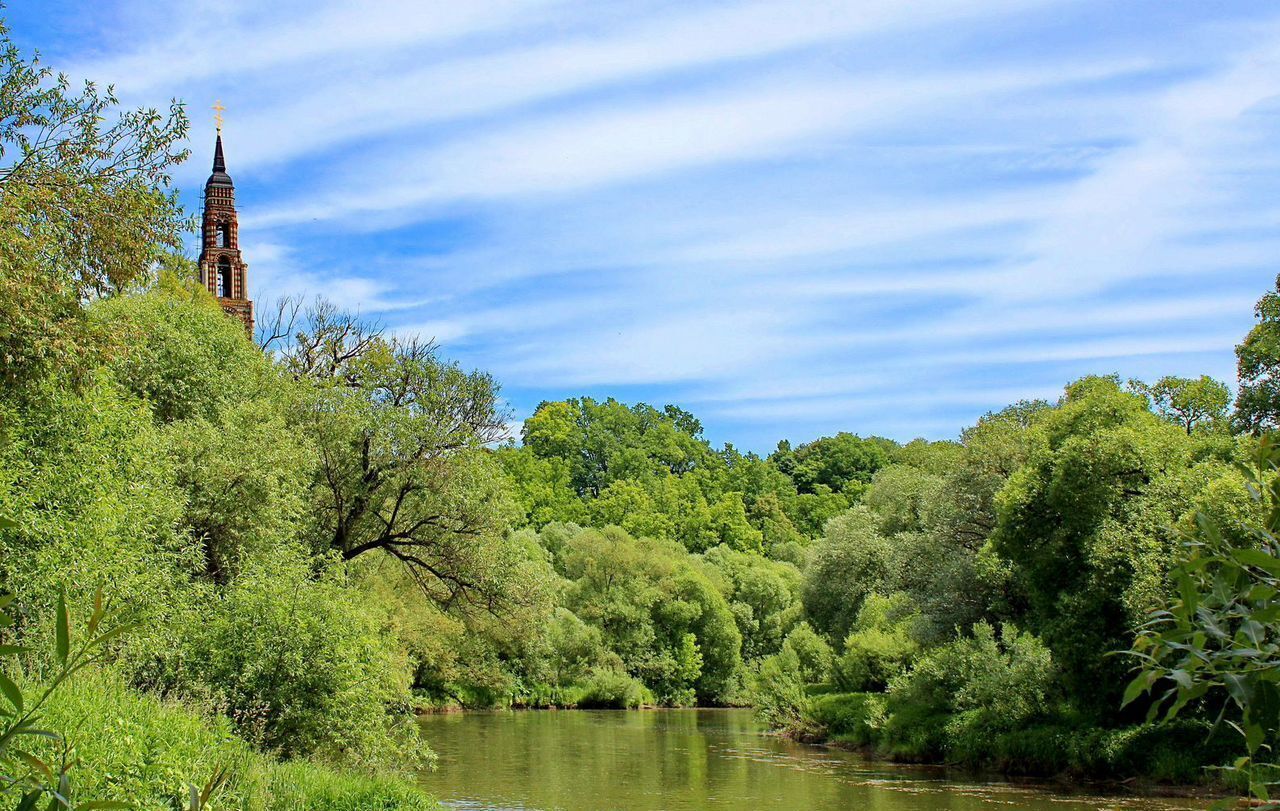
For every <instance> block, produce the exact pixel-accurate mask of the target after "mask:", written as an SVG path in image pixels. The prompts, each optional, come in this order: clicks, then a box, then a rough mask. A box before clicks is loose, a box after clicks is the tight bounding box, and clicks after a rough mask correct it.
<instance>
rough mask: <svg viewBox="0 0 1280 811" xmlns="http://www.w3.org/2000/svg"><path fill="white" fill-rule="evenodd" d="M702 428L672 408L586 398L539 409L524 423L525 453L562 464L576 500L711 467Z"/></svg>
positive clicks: (694, 420)
mask: <svg viewBox="0 0 1280 811" xmlns="http://www.w3.org/2000/svg"><path fill="white" fill-rule="evenodd" d="M701 431H702V426H701V424H699V423H698V421H697V420H696V419H694V418H693V416H692V415H690V414H689V413H688V412H686V411H683V410H681V409H679V408H676V407H674V406H668V407H667V408H666V410H665V411H658V410H657V409H655V408H653V407H652V406H649V405H645V404H644V403H638V404H636V405H634V406H630V407H628V406H626V405H624V404H622V403H620V402H618V401H617V400H614V399H612V398H610V399H608V400H605V401H604V402H596V401H595V400H593V399H591V398H590V397H583V398H575V399H570V400H563V401H557V402H544V403H541V404H540V405H539V406H538V408H537V409H536V410H535V411H534V413H533V415H532V416H530V417H529V418H528V419H527V420H525V423H524V429H523V435H522V436H523V440H524V444H525V446H526V447H528V448H529V449H531V450H532V451H533V453H534V454H535V455H537V456H539V457H541V458H558V459H563V460H566V461H567V462H569V463H570V466H571V480H572V482H573V486H574V489H575V490H576V491H577V492H578V494H579V495H591V496H598V495H600V493H601V491H603V490H604V489H605V488H606V487H608V486H609V485H610V484H612V483H613V482H615V481H618V480H622V479H644V478H647V477H650V476H665V475H666V474H676V475H679V474H682V473H687V472H689V471H691V470H694V469H695V468H697V467H699V466H701V465H706V464H712V463H714V461H715V455H714V454H713V453H712V451H711V448H710V446H708V445H707V443H706V442H705V441H704V440H703V439H702V438H701Z"/></svg>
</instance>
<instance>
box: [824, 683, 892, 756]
mask: <svg viewBox="0 0 1280 811" xmlns="http://www.w3.org/2000/svg"><path fill="white" fill-rule="evenodd" d="M811 712H812V715H813V720H814V722H815V723H817V724H819V725H821V726H822V728H823V729H824V730H825V732H826V734H827V735H828V736H830V737H831V739H832V740H835V741H839V742H840V743H847V744H853V745H855V746H874V745H875V744H876V742H877V741H878V739H879V735H880V728H881V727H882V726H883V725H884V721H885V696H884V694H883V693H832V694H829V695H825V696H818V697H816V698H814V699H813V702H812V710H811Z"/></svg>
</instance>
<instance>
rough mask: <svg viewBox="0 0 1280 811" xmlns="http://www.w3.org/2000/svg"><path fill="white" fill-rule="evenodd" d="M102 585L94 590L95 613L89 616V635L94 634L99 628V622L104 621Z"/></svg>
mask: <svg viewBox="0 0 1280 811" xmlns="http://www.w3.org/2000/svg"><path fill="white" fill-rule="evenodd" d="M102 614H103V608H102V586H98V588H97V589H96V590H95V591H94V592H93V614H92V615H91V616H90V617H89V636H93V635H94V633H96V632H97V630H98V623H100V622H102Z"/></svg>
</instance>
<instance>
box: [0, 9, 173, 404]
mask: <svg viewBox="0 0 1280 811" xmlns="http://www.w3.org/2000/svg"><path fill="white" fill-rule="evenodd" d="M118 107H119V104H118V102H117V100H116V97H115V95H114V93H113V92H112V89H111V88H110V87H108V88H105V89H102V88H99V87H98V86H96V85H94V84H93V83H88V82H87V83H85V84H84V86H83V87H81V88H80V89H79V90H75V89H73V88H72V86H71V83H70V81H69V80H68V79H67V78H66V77H65V76H63V75H55V74H54V73H53V72H52V71H51V70H50V69H49V68H47V67H45V66H43V65H41V64H40V63H39V62H38V61H37V60H35V59H26V58H24V57H23V55H22V54H21V52H20V51H19V49H18V47H17V46H16V45H15V44H14V43H13V41H12V40H11V39H10V38H9V36H8V30H7V28H5V27H4V24H3V23H2V22H0V310H3V312H4V313H5V318H4V319H3V320H2V321H0V385H7V386H11V387H12V386H16V385H19V384H23V383H24V382H26V381H30V380H31V379H33V378H35V377H38V376H39V375H41V374H44V373H46V372H48V371H51V370H55V369H62V370H66V369H72V370H76V369H84V368H85V366H86V364H85V362H84V361H85V355H86V351H87V350H91V349H93V348H95V346H96V343H97V342H95V341H93V340H90V339H89V337H88V335H87V324H86V322H85V321H84V318H83V315H84V313H83V308H82V303H83V302H84V301H86V300H88V299H92V298H97V297H101V296H105V295H109V294H111V293H114V292H117V291H119V290H123V289H125V288H127V287H128V286H129V285H130V284H132V283H134V282H135V281H137V280H138V279H139V278H140V277H143V276H144V275H146V274H147V273H148V271H149V270H150V269H151V267H152V265H153V264H155V263H156V262H158V261H159V260H160V259H161V258H162V257H163V255H164V253H165V252H166V251H167V250H169V249H171V248H173V247H175V246H176V245H177V242H178V235H179V232H180V230H181V216H180V210H179V207H178V202H177V197H176V194H175V193H174V192H173V190H172V189H171V188H170V180H169V175H168V171H169V169H170V168H172V167H173V166H174V165H175V164H176V163H178V162H180V161H181V160H183V159H184V158H186V156H187V151H186V150H185V149H183V148H182V147H181V145H180V144H181V141H182V140H183V139H184V138H185V137H186V132H187V119H186V116H185V115H184V113H183V110H182V107H181V106H180V105H178V104H177V103H176V102H175V103H173V104H172V105H171V106H170V108H169V110H168V111H167V112H163V113H162V112H160V111H158V110H155V109H139V110H133V111H124V112H120V111H119V110H118Z"/></svg>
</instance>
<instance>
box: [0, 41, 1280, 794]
mask: <svg viewBox="0 0 1280 811" xmlns="http://www.w3.org/2000/svg"><path fill="white" fill-rule="evenodd" d="M0 33H2V29H0ZM0 46H2V55H0V63H2V64H0V82H2V85H0V161H2V163H0V313H3V316H0V590H2V591H3V592H4V594H5V595H6V596H5V597H4V609H3V610H4V611H5V612H6V613H5V614H4V615H2V616H0V624H3V625H4V631H3V635H4V638H3V640H2V642H3V645H0V656H2V657H3V661H4V670H3V672H4V675H3V676H0V693H3V696H4V698H3V699H2V700H0V704H3V706H2V707H0V765H2V766H3V770H2V771H0V774H2V775H3V781H0V793H8V794H10V795H13V796H14V797H17V798H24V799H23V801H24V802H26V801H29V802H30V803H32V804H34V803H35V802H36V800H41V801H42V802H43V798H46V797H53V796H55V794H56V796H57V797H62V798H64V800H65V802H64V807H82V808H90V807H111V806H108V805H103V804H98V805H94V804H93V802H95V801H109V800H118V799H122V798H123V799H128V800H130V801H133V802H136V803H138V804H139V805H140V806H141V807H146V808H153V807H171V804H172V803H175V802H181V803H182V807H188V803H189V806H190V807H191V808H201V807H204V804H205V803H206V802H208V801H209V800H210V798H213V797H217V798H218V799H219V802H220V806H219V807H222V805H226V806H235V807H243V808H255V809H260V808H261V809H265V808H272V809H284V808H298V807H307V808H335V809H336V808H352V807H369V808H373V807H376V808H417V807H423V808H425V807H431V801H430V799H429V798H427V797H426V796H425V795H423V794H421V793H420V792H419V791H418V790H417V789H415V788H414V787H413V785H412V782H411V778H412V774H413V772H414V771H415V770H416V769H420V768H423V767H426V766H428V765H429V764H430V761H431V759H432V756H431V754H430V748H429V743H430V742H429V741H423V740H421V738H420V736H419V734H418V732H417V727H416V725H415V723H414V716H415V713H418V712H426V711H440V710H446V709H456V708H488V707H552V706H555V707H617V708H637V707H645V706H690V705H695V704H697V705H715V706H728V705H733V706H754V707H756V708H757V711H758V712H759V713H760V715H761V717H762V718H764V719H765V720H767V721H768V722H769V723H770V724H771V725H772V726H773V727H774V728H776V729H778V730H780V731H782V732H784V733H785V734H789V735H792V736H795V737H797V738H799V739H803V740H811V741H817V740H835V741H839V742H843V743H844V744H846V745H854V746H860V747H866V748H867V749H868V750H869V751H874V752H876V753H878V754H880V755H883V756H887V757H892V758H899V759H905V760H920V761H933V762H948V763H957V764H967V765H971V766H974V767H981V768H987V769H999V770H1004V771H1012V772H1028V773H1037V774H1057V773H1073V774H1078V775H1086V776H1096V777H1129V776H1134V775H1145V776H1148V777H1152V778H1156V779H1164V780H1172V781H1183V782H1186V781H1199V780H1202V779H1204V778H1205V775H1206V774H1207V773H1206V772H1205V771H1204V770H1203V767H1206V766H1217V765H1222V764H1229V763H1233V762H1234V763H1235V767H1236V769H1237V771H1239V772H1241V773H1242V774H1243V775H1244V776H1243V777H1242V778H1240V779H1243V780H1249V781H1251V782H1252V783H1253V784H1254V789H1255V791H1257V792H1263V791H1265V788H1264V784H1265V782H1266V779H1265V775H1264V773H1263V770H1262V765H1261V764H1260V763H1256V762H1255V761H1265V760H1266V755H1265V752H1266V747H1267V746H1268V745H1269V744H1271V743H1272V742H1273V739H1274V738H1275V735H1276V725H1275V718H1276V706H1277V700H1276V698H1277V693H1276V690H1275V687H1274V684H1275V680H1276V679H1277V678H1280V676H1277V667H1276V665H1275V658H1276V640H1277V632H1276V631H1277V623H1278V622H1280V618H1278V617H1277V616H1275V614H1274V608H1273V606H1272V604H1273V603H1274V602H1275V600H1274V598H1275V596H1276V595H1277V594H1280V591H1278V590H1277V588H1276V584H1275V583H1274V581H1275V580H1276V578H1277V576H1278V575H1280V567H1277V565H1276V562H1275V561H1276V558H1275V551H1276V547H1275V536H1274V534H1272V533H1273V531H1274V530H1275V529H1276V528H1277V527H1278V526H1280V519H1277V517H1276V504H1277V503H1278V501H1277V497H1276V492H1275V487H1276V477H1275V475H1274V472H1275V469H1276V461H1277V454H1276V451H1275V449H1274V448H1273V446H1272V445H1271V442H1270V439H1268V438H1267V434H1266V433H1265V432H1266V431H1267V430H1269V429H1271V428H1273V427H1275V425H1276V423H1277V420H1278V419H1280V388H1277V386H1278V383H1277V380H1280V378H1277V377H1276V372H1277V369H1278V368H1280V293H1277V292H1271V293H1267V294H1266V295H1265V296H1264V297H1263V298H1262V300H1261V302H1260V303H1259V306H1258V310H1257V314H1258V316H1259V323H1258V325H1257V326H1256V327H1255V329H1254V331H1253V332H1252V333H1251V334H1250V335H1248V336H1247V337H1245V338H1244V340H1243V343H1242V344H1241V345H1240V347H1239V348H1238V353H1239V360H1240V381H1239V389H1238V394H1237V396H1236V397H1235V402H1234V406H1233V403H1232V399H1233V398H1232V392H1231V390H1230V389H1229V387H1228V386H1226V385H1225V384H1223V383H1221V382H1218V381H1214V380H1212V379H1210V378H1207V377H1200V378H1179V377H1166V378H1163V379H1161V380H1158V381H1155V382H1153V383H1144V382H1141V381H1136V380H1134V381H1122V380H1121V379H1120V378H1118V377H1116V376H1106V375H1102V376H1096V377H1086V378H1083V379H1080V380H1077V381H1074V382H1072V383H1070V384H1068V385H1067V386H1066V387H1065V390H1064V393H1063V394H1062V396H1061V397H1060V398H1059V399H1058V400H1057V401H1056V402H1052V403H1050V402H1039V401H1037V402H1021V403H1017V404H1014V405H1012V406H1010V407H1008V408H1006V409H1004V410H1001V411H998V412H994V413H990V414H987V415H986V416H984V417H982V418H981V419H979V420H978V421H977V423H976V424H975V425H973V426H971V427H969V428H967V429H965V430H964V431H963V432H961V433H960V435H959V436H958V438H957V439H956V440H954V441H943V442H927V441H924V440H915V441H911V442H908V443H906V444H901V443H898V442H895V441H892V440H889V439H884V438H879V437H860V436H858V435H856V434H853V433H840V434H837V435H835V436H830V437H822V438H818V439H814V440H812V441H807V442H803V443H799V444H794V445H793V444H790V443H788V442H785V441H784V442H781V443H779V444H778V447H777V449H776V451H774V452H773V453H771V454H770V455H768V456H767V457H765V456H759V455H756V454H751V453H741V452H739V451H738V450H736V449H735V448H733V447H732V446H727V445H726V446H724V447H720V448H717V447H713V446H712V445H711V444H710V443H709V442H708V441H707V440H706V439H705V438H704V437H703V430H702V426H701V424H700V423H699V421H698V420H697V418H696V417H695V415H693V414H690V413H689V412H687V411H685V410H683V409H681V408H678V407H676V406H665V407H663V408H656V407H653V406H650V405H646V404H635V405H628V404H624V403H621V402H618V401H615V400H612V399H610V400H605V401H603V402H600V401H596V400H593V399H590V398H585V397H584V398H573V399H566V400H562V401H555V402H545V403H542V404H541V405H540V406H539V407H538V408H537V409H536V411H535V412H534V413H533V414H532V415H531V416H530V417H529V418H528V419H527V420H525V421H524V423H523V426H522V428H521V430H520V435H519V437H510V438H509V437H507V436H506V435H505V434H506V427H505V426H506V425H507V422H508V414H506V413H505V412H504V410H503V407H502V401H501V399H500V397H499V394H498V386H497V383H496V382H495V381H494V380H493V379H491V378H490V377H489V376H488V375H486V374H484V373H483V372H475V371H468V370H465V369H462V368H460V367H459V366H458V365H457V364H455V363H452V362H450V361H449V360H448V359H447V358H446V357H443V356H442V354H441V353H440V351H439V349H438V348H437V347H436V346H435V345H433V344H432V343H429V342H424V341H419V340H412V339H404V338H399V337H393V336H391V335H390V334H387V333H384V332H383V331H382V330H380V329H379V328H378V327H377V325H375V324H370V323H367V322H363V321H361V320H360V319H359V318H357V317H356V316H353V315H351V314H349V313H344V312H342V311H341V310H340V309H338V308H336V307H335V306H333V305H331V304H328V303H325V302H318V303H316V304H314V305H311V306H309V307H304V308H301V309H300V310H299V311H297V312H296V313H294V312H293V310H292V309H291V308H290V307H289V306H288V305H287V304H286V305H284V306H282V307H281V308H280V311H279V315H280V317H279V318H276V319H266V320H267V321H268V322H269V323H268V324H267V325H266V328H265V329H264V330H262V334H260V335H259V336H257V341H254V340H251V339H250V338H249V337H247V336H246V335H245V331H244V329H243V326H242V325H241V324H240V322H238V321H236V320H234V319H231V318H228V317H226V316H225V315H224V313H223V312H222V311H221V309H220V308H219V307H218V305H217V304H216V302H215V301H214V300H213V299H212V298H211V297H210V296H209V294H208V293H207V292H206V291H205V290H203V288H201V287H200V286H199V285H198V284H196V283H195V282H194V281H193V276H194V270H193V267H192V265H191V263H190V262H189V261H188V260H186V259H184V258H183V257H182V254H181V250H180V245H181V238H182V234H183V230H184V228H185V227H187V222H186V220H185V219H184V215H183V212H182V211H181V210H180V208H179V206H178V203H177V197H176V195H175V193H174V192H173V190H172V189H171V188H170V181H169V177H168V172H169V171H170V169H171V168H172V167H173V166H174V165H175V164H176V163H178V162H179V161H181V160H183V159H185V157H186V151H185V149H184V148H183V146H182V144H183V142H184V139H185V137H186V129H187V122H186V119H185V117H184V114H183V110H182V108H181V106H180V105H177V104H175V105H174V106H173V108H172V109H170V110H168V111H162V112H158V111H154V110H141V111H134V112H129V111H126V112H123V113H121V112H119V110H118V108H117V105H116V102H115V100H114V99H113V98H112V97H111V94H110V92H109V91H101V90H99V89H98V88H96V87H93V86H88V87H86V88H84V89H83V90H74V89H72V88H71V87H69V86H68V85H67V84H66V82H65V81H62V80H60V79H58V77H56V76H54V75H52V74H50V73H48V72H47V71H46V70H45V69H43V68H42V67H41V66H40V65H38V64H36V63H34V62H31V61H28V60H25V59H24V58H23V57H22V55H21V54H20V53H19V52H18V51H17V49H16V48H15V47H13V46H12V44H11V43H9V42H8V40H7V39H6V40H4V41H3V42H2V43H0ZM291 314H293V315H296V318H290V317H288V316H290V315H291ZM1126 652H1128V654H1126ZM1135 673H1136V674H1137V678H1136V679H1135V678H1134V676H1135ZM1174 716H1176V718H1175V717H1174ZM1241 755H1247V756H1252V758H1253V760H1247V759H1246V760H1241V761H1237V760H1236V758H1238V757H1240V756H1241ZM72 765H75V768H74V769H71V766H72ZM188 784H191V785H192V787H193V788H192V789H191V791H190V795H191V796H190V798H189V799H188V788H187V786H188ZM77 798H82V799H77ZM23 807H33V805H27V806H23ZM42 807H43V805H42ZM51 807H52V806H51Z"/></svg>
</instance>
